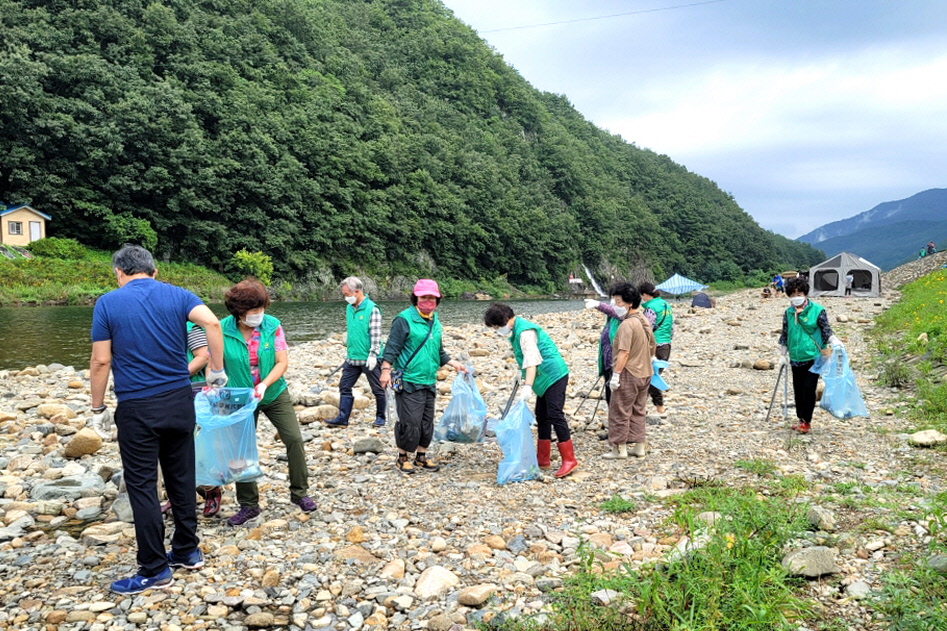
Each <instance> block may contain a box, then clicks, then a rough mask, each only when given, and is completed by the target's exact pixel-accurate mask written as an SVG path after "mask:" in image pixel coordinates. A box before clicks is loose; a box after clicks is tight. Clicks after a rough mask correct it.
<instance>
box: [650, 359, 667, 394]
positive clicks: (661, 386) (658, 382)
mask: <svg viewBox="0 0 947 631" xmlns="http://www.w3.org/2000/svg"><path fill="white" fill-rule="evenodd" d="M667 367H668V363H667V362H666V361H664V360H663V359H652V360H651V370H653V371H654V374H653V375H651V385H652V386H654V387H655V388H657V389H658V390H667V389H668V388H669V387H670V386H668V384H667V382H666V381H665V380H664V379H663V378H662V377H661V374H660V373H659V372H658V371H660V370H664V369H665V368H667Z"/></svg>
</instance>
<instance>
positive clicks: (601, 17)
mask: <svg viewBox="0 0 947 631" xmlns="http://www.w3.org/2000/svg"><path fill="white" fill-rule="evenodd" d="M725 1H726V0H704V1H703V2H691V3H689V4H677V5H674V6H672V7H660V8H658V9H641V10H639V11H629V12H628V13H613V14H612V15H599V16H596V17H591V18H576V19H574V20H562V21H561V22H545V23H543V24H525V25H523V26H507V27H505V28H493V29H490V30H488V31H479V32H480V34H481V35H483V34H486V33H499V32H500V31H519V30H522V29H527V28H540V27H543V26H557V25H559V24H573V23H575V22H591V21H592V20H607V19H610V18H621V17H625V16H628V15H641V14H643V13H657V12H658V11H672V10H674V9H688V8H690V7H699V6H701V5H705V4H717V3H718V2H725Z"/></svg>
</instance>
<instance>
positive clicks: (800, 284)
mask: <svg viewBox="0 0 947 631" xmlns="http://www.w3.org/2000/svg"><path fill="white" fill-rule="evenodd" d="M785 289H786V295H787V296H791V295H793V294H794V293H796V292H797V291H801V292H802V295H803V296H808V295H809V283H807V282H806V279H805V278H803V277H801V276H796V277H795V278H790V279H789V281H788V282H787V283H786V288H785Z"/></svg>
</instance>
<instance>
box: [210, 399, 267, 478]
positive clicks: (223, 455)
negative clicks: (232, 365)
mask: <svg viewBox="0 0 947 631" xmlns="http://www.w3.org/2000/svg"><path fill="white" fill-rule="evenodd" d="M257 401H258V400H257V398H256V397H254V396H253V388H213V389H211V388H208V389H205V390H203V391H201V392H198V393H197V394H196V395H195V396H194V411H195V413H196V415H197V431H196V432H195V433H194V457H195V461H196V471H195V473H196V476H195V477H196V481H197V484H198V485H199V486H220V485H222V484H229V483H230V482H252V481H253V480H256V479H258V478H261V477H263V472H262V471H261V470H260V459H259V456H258V455H257V448H256V424H255V423H254V422H253V411H254V410H255V409H256V406H257Z"/></svg>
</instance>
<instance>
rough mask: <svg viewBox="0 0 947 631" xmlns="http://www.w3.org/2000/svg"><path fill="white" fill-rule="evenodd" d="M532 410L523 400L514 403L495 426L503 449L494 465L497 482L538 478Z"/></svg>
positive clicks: (498, 440) (503, 482) (504, 482)
mask: <svg viewBox="0 0 947 631" xmlns="http://www.w3.org/2000/svg"><path fill="white" fill-rule="evenodd" d="M532 424H533V413H532V412H530V411H529V407H528V406H527V405H526V403H525V402H524V401H517V402H516V405H514V406H513V408H512V409H511V410H510V411H509V413H508V414H507V415H506V416H504V417H503V418H502V419H501V420H500V422H499V423H497V426H496V430H495V431H496V435H497V443H498V444H499V445H500V449H502V450H503V460H501V461H500V466H499V467H498V468H497V484H506V483H507V482H525V481H526V480H534V479H536V478H537V477H539V461H538V460H536V447H535V446H534V445H533V433H532V432H531V431H530V429H529V428H530V426H531V425H532Z"/></svg>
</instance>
